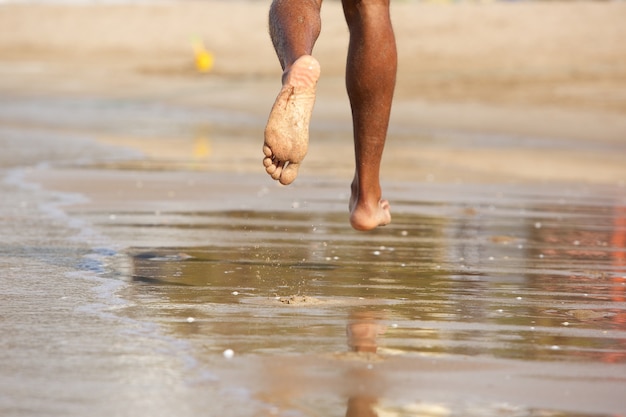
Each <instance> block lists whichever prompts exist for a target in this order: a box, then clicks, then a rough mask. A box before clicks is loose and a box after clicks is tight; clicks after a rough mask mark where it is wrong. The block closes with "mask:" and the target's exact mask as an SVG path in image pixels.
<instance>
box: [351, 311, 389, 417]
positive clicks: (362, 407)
mask: <svg viewBox="0 0 626 417" xmlns="http://www.w3.org/2000/svg"><path fill="white" fill-rule="evenodd" d="M385 331H386V327H385V326H383V325H381V324H380V323H378V320H377V319H376V315H375V314H374V313H371V312H355V313H353V314H352V315H351V316H350V320H349V322H348V326H347V328H346V335H347V337H348V347H349V348H350V349H351V350H352V351H353V352H357V353H364V354H376V351H377V350H378V338H379V336H381V335H382V334H384V333H385ZM352 376H353V379H355V380H356V381H355V382H356V383H355V385H357V386H359V388H361V387H363V390H362V391H363V392H359V393H358V394H353V395H351V396H350V398H348V408H347V410H346V417H378V413H377V412H376V405H377V404H378V399H377V398H376V396H375V395H374V392H372V391H375V390H373V389H372V386H373V385H377V384H375V383H374V382H375V381H372V380H371V379H372V378H374V377H375V375H374V374H372V372H371V371H368V370H365V371H363V370H360V371H357V372H355V374H354V375H352Z"/></svg>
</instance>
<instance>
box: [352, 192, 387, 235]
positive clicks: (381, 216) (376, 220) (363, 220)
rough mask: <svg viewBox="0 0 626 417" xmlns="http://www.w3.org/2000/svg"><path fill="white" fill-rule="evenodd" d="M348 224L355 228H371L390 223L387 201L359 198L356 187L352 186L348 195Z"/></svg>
mask: <svg viewBox="0 0 626 417" xmlns="http://www.w3.org/2000/svg"><path fill="white" fill-rule="evenodd" d="M349 209H350V225H351V226H352V227H353V228H354V229H356V230H363V231H366V230H372V229H375V228H377V227H378V226H385V225H387V224H389V223H391V206H390V205H389V201H387V200H383V199H380V198H373V199H370V200H367V199H365V198H360V196H359V192H358V190H357V189H356V187H355V186H354V185H353V187H352V195H351V196H350V204H349Z"/></svg>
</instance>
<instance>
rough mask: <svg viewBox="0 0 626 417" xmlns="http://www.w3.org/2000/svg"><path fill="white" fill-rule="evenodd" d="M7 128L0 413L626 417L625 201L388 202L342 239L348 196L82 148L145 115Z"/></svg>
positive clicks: (514, 197)
mask: <svg viewBox="0 0 626 417" xmlns="http://www.w3.org/2000/svg"><path fill="white" fill-rule="evenodd" d="M31 104H32V103H31ZM38 106H39V107H38ZM40 107H41V106H40V103H39V102H35V105H34V107H33V106H30V105H28V106H26V108H27V109H31V110H32V109H33V108H35V109H39V108H40ZM70 107H71V106H70ZM139 107H141V106H139ZM7 108H8V109H13V110H11V112H9V111H8V110H7ZM7 108H4V116H5V118H11V119H13V120H17V122H16V123H14V124H13V125H8V127H7V126H5V127H3V128H2V129H0V142H1V143H2V147H3V151H4V152H3V153H2V154H0V165H1V167H2V170H1V171H0V172H1V173H2V178H3V180H2V182H0V190H1V191H2V195H3V199H2V201H0V219H2V220H3V221H2V222H0V231H1V232H2V236H3V242H2V243H1V244H0V262H1V265H2V274H3V276H2V280H0V298H1V300H2V303H0V317H1V318H2V320H1V321H0V331H1V332H2V335H3V337H2V341H1V345H0V346H1V347H2V349H1V350H0V365H1V369H2V370H3V371H2V372H1V373H0V414H2V415H15V416H17V415H20V416H21V415H29V416H30V415H63V416H81V415H93V416H101V415H102V416H104V415H129V416H130V415H151V416H170V415H183V416H186V415H210V416H212V415H228V416H344V415H347V416H358V417H366V416H368V417H369V416H378V417H388V416H585V417H590V416H622V415H624V410H626V399H625V397H624V395H623V393H624V392H626V378H625V377H624V375H625V371H626V302H625V299H626V194H625V193H624V188H623V187H620V186H615V187H613V186H593V187H592V186H586V185H581V184H555V183H549V182H546V183H544V184H539V185H538V184H534V185H523V184H516V185H511V184H506V185H505V184H489V185H486V184H472V183H463V182H460V183H455V184H437V183H410V182H390V183H387V184H385V192H386V197H387V198H389V199H390V201H391V202H392V207H393V215H394V218H393V223H392V224H391V225H389V226H387V227H385V228H381V229H380V230H376V231H373V232H371V233H359V232H355V231H353V230H351V229H350V228H349V226H348V223H347V213H346V207H345V206H346V201H347V195H346V188H347V187H346V183H345V181H341V180H337V179H333V178H327V177H315V176H311V175H308V176H307V175H304V176H303V177H302V178H299V179H298V182H297V183H296V184H294V185H293V186H291V187H275V186H273V184H269V181H268V180H267V179H266V178H265V177H264V176H263V175H262V174H261V175H259V174H250V175H248V174H236V175H234V174H228V175H224V174H221V173H219V172H207V171H205V170H192V169H189V166H185V165H184V164H171V165H166V166H165V167H164V164H163V163H162V162H159V161H147V160H145V159H142V157H141V156H138V154H137V152H134V151H128V150H120V149H118V148H112V147H107V146H104V145H102V144H99V143H98V142H94V141H92V140H91V138H92V136H90V135H89V133H88V132H90V131H94V132H100V134H101V133H102V132H103V131H104V132H105V133H106V132H109V131H110V130H111V129H113V130H116V129H120V130H124V129H125V128H124V126H126V125H125V123H127V124H129V125H131V124H135V122H136V121H137V120H143V119H142V118H136V117H135V116H132V115H136V114H144V113H143V111H144V110H145V109H143V108H140V109H139V111H138V113H135V110H133V111H131V112H126V113H124V114H125V115H126V116H127V119H128V120H127V121H126V122H119V120H118V119H116V120H117V121H116V122H115V123H113V125H114V126H113V127H108V126H104V127H102V130H98V129H99V128H98V127H97V126H95V127H94V125H93V123H96V122H98V120H99V119H98V120H96V118H94V120H91V118H90V117H87V116H84V117H79V119H80V120H78V121H71V119H72V118H71V117H70V114H66V112H63V111H61V113H60V115H61V116H63V117H65V118H66V119H67V123H65V122H63V120H66V119H63V117H60V118H56V117H55V118H54V119H55V120H56V121H57V122H58V123H60V124H59V125H57V124H53V126H48V127H47V128H46V127H45V126H44V127H41V126H40V125H37V126H34V127H33V126H30V127H28V128H25V127H24V125H27V124H28V123H32V121H33V120H37V121H38V123H40V124H42V123H44V122H42V121H41V120H40V119H41V117H40V116H39V114H48V113H47V111H43V110H42V111H41V112H39V111H37V112H35V113H37V114H34V115H33V114H32V111H31V110H29V111H24V110H20V109H18V108H17V107H15V105H14V104H11V106H9V107H7ZM59 108H60V107H58V108H57V111H60V110H58V109H59ZM15 109H17V110H15ZM42 109H43V108H42ZM14 110H15V111H14ZM16 114H17V116H20V115H21V116H20V117H23V118H22V119H20V118H19V117H17V116H16ZM181 114H182V115H181V116H180V118H179V119H177V120H179V125H177V126H175V127H174V128H173V129H174V130H176V131H178V132H184V131H192V130H193V129H191V128H190V127H189V126H188V124H189V125H191V124H194V123H196V121H195V119H194V118H195V116H194V115H193V114H192V115H188V114H187V113H184V112H182V113H181ZM131 116H132V117H131ZM149 119H150V118H149V117H148V118H147V119H146V120H145V121H144V122H143V123H144V124H142V123H138V124H136V126H135V128H136V129H139V130H141V129H142V126H144V125H146V126H147V125H149V124H150V123H149ZM192 119H193V120H192ZM59 120H60V121H59ZM189 120H191V121H189ZM70 121H71V123H70ZM49 122H50V121H48V122H46V123H49ZM50 123H51V122H50ZM72 123H73V125H72V126H71V127H72V129H69V130H64V126H65V129H67V124H72ZM98 123H99V122H98ZM44 124H45V123H44ZM85 132H87V133H85ZM93 136H97V134H95V133H94V134H93ZM241 140H242V141H246V140H247V139H246V138H241ZM455 140H459V139H458V138H457V139H455ZM248 142H249V143H253V141H252V140H249V141H248ZM248 142H246V143H248ZM254 143H256V141H254ZM26 144H27V145H28V146H26ZM222 163H223V165H220V166H224V167H226V166H227V165H228V164H227V163H226V162H224V161H222ZM181 167H183V168H185V167H186V168H187V169H181ZM194 167H195V165H194ZM268 184H269V185H268Z"/></svg>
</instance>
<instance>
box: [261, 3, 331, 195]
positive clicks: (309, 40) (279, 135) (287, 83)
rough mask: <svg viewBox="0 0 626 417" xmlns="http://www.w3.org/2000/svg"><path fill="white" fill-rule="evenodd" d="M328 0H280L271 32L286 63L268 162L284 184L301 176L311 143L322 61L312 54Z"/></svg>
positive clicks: (269, 129) (268, 139)
mask: <svg viewBox="0 0 626 417" xmlns="http://www.w3.org/2000/svg"><path fill="white" fill-rule="evenodd" d="M321 5H322V0H274V1H273V2H272V5H271V7H270V16H269V23H270V36H271V38H272V43H273V45H274V49H275V50H276V54H277V55H278V59H279V61H280V64H281V66H282V68H283V76H282V88H281V90H280V93H279V94H278V97H277V98H276V101H275V102H274V105H273V107H272V110H271V112H270V116H269V119H268V122H267V125H266V127H265V142H264V144H263V154H264V159H263V165H264V166H265V170H266V171H267V173H268V174H269V175H270V176H271V177H272V178H273V179H275V180H278V181H280V183H282V184H285V185H286V184H290V183H291V182H293V181H294V180H295V179H296V176H297V175H298V169H299V167H300V163H301V162H302V160H303V159H304V156H305V155H306V152H307V149H308V143H309V122H310V120H311V113H312V111H313V105H314V103H315V88H316V85H317V80H318V79H319V76H320V66H319V63H318V62H317V60H316V59H315V58H313V57H312V56H311V53H312V51H313V46H314V45H315V41H316V40H317V37H318V36H319V33H320V29H321V21H320V8H321Z"/></svg>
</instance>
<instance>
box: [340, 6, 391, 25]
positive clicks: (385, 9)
mask: <svg viewBox="0 0 626 417" xmlns="http://www.w3.org/2000/svg"><path fill="white" fill-rule="evenodd" d="M389 2H390V0H341V3H342V5H343V11H344V14H345V16H346V20H347V21H348V24H350V23H351V22H354V21H358V20H361V19H363V18H364V17H366V16H370V17H372V16H373V17H377V16H380V15H383V14H388V13H389Z"/></svg>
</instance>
